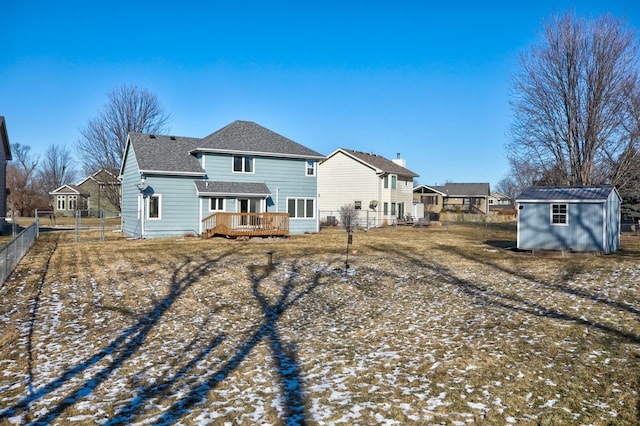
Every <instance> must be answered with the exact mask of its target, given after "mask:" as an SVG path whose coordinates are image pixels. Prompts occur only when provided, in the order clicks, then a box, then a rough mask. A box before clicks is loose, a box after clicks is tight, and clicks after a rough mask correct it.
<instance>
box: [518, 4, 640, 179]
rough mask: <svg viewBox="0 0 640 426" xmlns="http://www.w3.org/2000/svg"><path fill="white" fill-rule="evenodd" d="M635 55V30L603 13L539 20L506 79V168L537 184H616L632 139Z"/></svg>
mask: <svg viewBox="0 0 640 426" xmlns="http://www.w3.org/2000/svg"><path fill="white" fill-rule="evenodd" d="M637 53H638V48H637V40H636V37H635V34H634V33H633V32H632V31H631V30H629V29H626V28H625V26H624V25H623V23H622V22H621V21H618V20H616V19H615V18H613V17H611V16H604V17H600V18H597V19H595V20H585V19H579V18H577V17H576V16H575V15H573V14H566V15H563V16H561V17H559V18H556V19H555V20H553V21H552V22H550V23H548V24H547V25H545V27H544V32H543V43H542V44H541V45H538V46H533V47H532V48H531V50H530V51H529V52H528V53H527V54H523V55H522V56H521V62H520V63H521V69H520V71H519V73H517V74H516V75H515V76H514V78H513V88H514V100H513V101H512V107H513V111H514V121H513V124H512V129H511V130H512V136H513V138H512V141H511V142H510V143H509V144H508V145H507V155H508V157H509V159H510V161H511V165H512V169H514V168H515V170H514V173H515V174H517V173H518V170H517V168H518V167H520V166H521V165H523V164H524V165H525V167H532V168H533V169H534V170H536V171H537V172H536V173H537V174H538V176H537V178H535V179H534V182H537V183H546V184H556V185H557V184H564V185H592V184H602V183H611V184H614V185H618V186H620V185H623V184H624V180H625V178H624V177H623V175H622V174H620V173H619V172H620V171H621V170H625V171H629V170H630V169H629V167H628V165H629V163H628V160H629V159H630V158H631V157H630V155H631V153H633V152H637V151H638V143H639V138H638V134H637V131H638V120H637V119H636V118H634V116H633V115H634V102H635V101H637V99H639V98H638V92H639V91H640V85H639V73H638V58H637ZM623 164H626V165H623ZM637 171H640V167H637V168H636V174H637ZM534 182H532V183H534Z"/></svg>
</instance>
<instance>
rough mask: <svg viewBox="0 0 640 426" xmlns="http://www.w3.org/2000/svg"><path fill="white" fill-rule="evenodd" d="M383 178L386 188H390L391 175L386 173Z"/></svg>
mask: <svg viewBox="0 0 640 426" xmlns="http://www.w3.org/2000/svg"><path fill="white" fill-rule="evenodd" d="M382 180H383V182H384V184H383V186H384V187H385V188H388V187H389V175H384V177H383V178H382Z"/></svg>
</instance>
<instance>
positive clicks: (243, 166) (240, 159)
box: [232, 155, 254, 173]
mask: <svg viewBox="0 0 640 426" xmlns="http://www.w3.org/2000/svg"><path fill="white" fill-rule="evenodd" d="M232 161H233V166H232V167H233V172H234V173H253V172H254V167H253V166H254V158H253V157H248V156H244V155H234V156H233V160H232Z"/></svg>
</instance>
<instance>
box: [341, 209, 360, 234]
mask: <svg viewBox="0 0 640 426" xmlns="http://www.w3.org/2000/svg"><path fill="white" fill-rule="evenodd" d="M357 220H358V211H357V210H356V207H355V206H354V205H353V204H345V205H344V206H341V207H340V222H341V223H342V226H343V227H344V228H345V229H348V228H351V229H353V228H354V227H355V226H356V224H357Z"/></svg>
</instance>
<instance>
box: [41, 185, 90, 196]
mask: <svg viewBox="0 0 640 426" xmlns="http://www.w3.org/2000/svg"><path fill="white" fill-rule="evenodd" d="M49 195H89V193H88V192H86V191H84V190H83V189H82V188H80V187H79V186H76V185H62V186H61V187H59V188H56V189H54V190H53V191H51V192H49Z"/></svg>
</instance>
